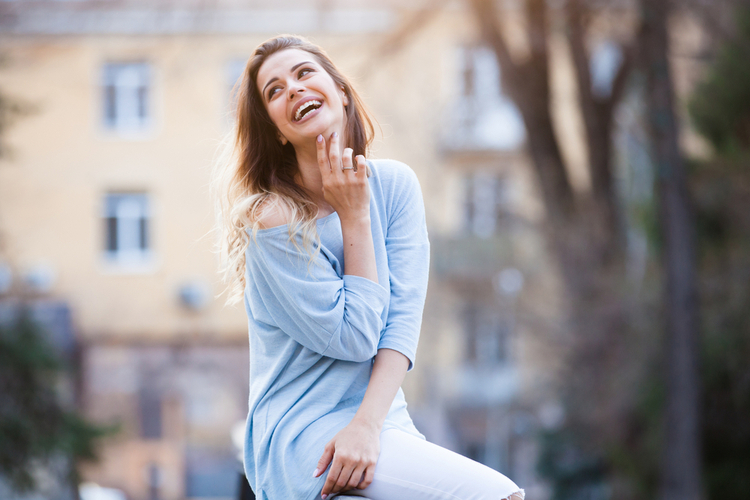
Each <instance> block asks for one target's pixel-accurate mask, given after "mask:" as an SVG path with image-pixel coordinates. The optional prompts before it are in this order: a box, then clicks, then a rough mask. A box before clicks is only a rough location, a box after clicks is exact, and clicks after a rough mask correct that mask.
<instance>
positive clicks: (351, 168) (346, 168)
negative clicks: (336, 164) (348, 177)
mask: <svg viewBox="0 0 750 500" xmlns="http://www.w3.org/2000/svg"><path fill="white" fill-rule="evenodd" d="M341 170H354V167H341Z"/></svg>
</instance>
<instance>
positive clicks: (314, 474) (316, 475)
mask: <svg viewBox="0 0 750 500" xmlns="http://www.w3.org/2000/svg"><path fill="white" fill-rule="evenodd" d="M319 472H320V469H315V472H313V477H318V473H319Z"/></svg>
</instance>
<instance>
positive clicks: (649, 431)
mask: <svg viewBox="0 0 750 500" xmlns="http://www.w3.org/2000/svg"><path fill="white" fill-rule="evenodd" d="M737 22H738V28H739V29H738V37H737V38H735V39H734V40H732V41H728V42H726V44H725V46H724V47H722V48H721V50H720V51H719V52H718V56H717V58H716V60H715V62H714V63H713V64H712V66H711V68H710V69H709V71H708V72H707V74H706V78H705V80H704V81H703V82H702V83H701V84H699V85H698V86H697V87H696V89H695V92H694V95H693V97H692V98H691V99H690V104H689V106H690V113H691V116H692V118H693V120H694V122H695V124H696V127H697V129H698V130H699V131H700V132H701V133H702V134H703V135H705V136H706V138H707V139H708V140H710V141H711V142H712V143H713V145H714V146H715V147H716V152H717V154H716V156H715V157H714V158H712V159H710V160H707V161H701V162H697V161H693V162H691V163H690V165H689V167H690V168H689V175H690V179H689V182H690V189H691V196H692V199H693V201H694V213H695V222H696V233H697V234H696V236H697V239H698V252H699V261H698V265H699V269H698V273H699V294H700V307H701V313H700V317H701V323H702V324H701V348H702V349H701V355H702V366H701V377H702V393H703V401H702V404H703V407H702V444H703V467H704V468H703V472H704V479H705V486H706V494H707V498H709V499H718V498H721V499H722V500H745V499H747V498H750V476H748V474H747V471H749V470H750V418H748V415H750V361H749V360H750V309H749V308H748V304H750V168H748V167H750V64H748V61H750V56H749V55H748V52H747V50H748V49H747V47H750V10H747V11H744V13H742V14H741V15H738V16H737ZM646 229H647V228H646ZM647 233H648V234H649V238H653V237H656V238H657V239H658V235H653V234H651V232H650V231H647ZM651 244H652V245H653V244H654V241H652V242H651ZM658 265H659V264H658V262H657V261H656V260H655V259H654V261H653V262H651V263H650V266H658ZM649 274H650V275H651V276H659V275H660V273H659V272H658V270H657V269H653V270H652V272H650V273H649ZM653 285H654V286H657V285H658V284H656V283H654V284H653ZM628 300H630V301H633V300H634V299H633V298H630V299H628ZM635 300H636V302H638V301H640V302H641V304H640V305H639V306H638V307H636V308H635V309H636V310H655V309H658V303H656V301H659V300H661V297H660V296H659V295H658V294H657V295H654V296H652V297H651V298H649V297H646V296H640V297H638V298H637V299H635ZM649 301H651V302H653V303H652V304H651V305H650V306H649V304H648V302H649ZM628 321H630V323H631V324H630V325H629V329H630V330H632V331H633V332H634V335H636V337H637V335H638V334H637V332H636V330H638V328H643V325H644V324H645V325H646V328H647V329H650V332H649V333H648V334H649V335H651V336H653V337H655V338H660V337H661V336H662V335H663V332H662V323H661V321H660V320H659V318H658V316H657V317H656V318H655V320H651V321H648V320H646V321H644V320H643V318H637V317H631V318H629V320H628ZM638 323H640V324H641V326H640V327H637V326H635V325H636V324H638ZM640 338H641V339H644V338H645V337H644V336H643V335H641V337H640ZM638 341H639V342H643V349H642V353H643V356H642V357H640V358H639V359H636V357H633V359H631V361H630V364H632V365H633V366H634V367H635V369H636V370H638V371H640V375H639V376H638V377H636V380H637V381H638V382H637V387H636V390H635V394H636V395H637V396H636V397H635V398H633V399H632V400H631V402H630V403H631V404H630V407H629V408H626V409H624V410H623V411H622V413H621V414H620V415H618V417H619V420H617V421H616V422H613V424H612V425H613V426H614V425H617V426H619V427H620V428H619V429H618V430H616V431H612V430H610V431H607V430H606V429H605V430H602V428H601V427H600V428H594V427H593V426H592V425H591V421H590V420H589V419H587V415H588V414H589V413H595V412H596V411H597V410H598V409H597V408H596V407H594V406H593V405H588V406H584V407H583V408H582V404H581V402H582V400H585V398H586V397H589V399H590V396H588V395H587V394H584V396H581V394H580V393H581V392H583V393H585V392H586V391H587V388H586V387H584V386H582V384H581V383H580V382H579V383H575V384H572V385H571V384H568V387H566V389H567V390H568V391H569V392H570V393H571V394H573V396H572V397H568V401H567V403H568V404H567V410H568V411H567V415H568V418H567V421H566V423H565V425H564V426H563V427H562V428H560V429H557V430H552V431H545V432H544V433H543V434H542V436H541V443H542V447H541V448H542V453H541V459H540V461H539V472H540V474H542V476H543V477H546V478H547V479H548V480H549V481H550V482H551V484H552V486H553V498H555V499H560V500H562V499H576V498H587V499H633V500H635V499H638V498H655V497H656V496H657V486H658V473H659V460H660V459H661V449H660V447H661V442H662V439H661V430H662V425H663V421H662V414H663V405H664V385H663V384H664V376H663V373H662V369H663V366H662V365H661V363H660V362H659V360H660V359H662V357H661V353H660V352H659V349H660V348H659V347H653V345H647V344H646V343H645V341H644V340H638ZM620 369H621V367H617V369H616V370H615V369H613V370H612V371H613V372H614V371H618V370H620ZM619 376H621V375H620V374H617V373H612V374H602V377H619ZM590 383H591V384H592V385H593V384H594V382H590ZM576 393H577V394H576ZM612 397H613V398H617V397H619V396H618V395H617V394H614V393H613V394H612Z"/></svg>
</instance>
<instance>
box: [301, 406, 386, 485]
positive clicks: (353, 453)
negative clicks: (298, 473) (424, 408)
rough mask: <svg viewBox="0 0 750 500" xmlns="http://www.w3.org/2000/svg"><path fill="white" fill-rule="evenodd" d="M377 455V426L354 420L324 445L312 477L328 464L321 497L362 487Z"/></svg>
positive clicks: (369, 475) (371, 474)
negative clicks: (329, 465) (329, 467)
mask: <svg viewBox="0 0 750 500" xmlns="http://www.w3.org/2000/svg"><path fill="white" fill-rule="evenodd" d="M379 456H380V426H378V425H376V424H372V423H368V422H366V421H364V420H361V419H358V418H357V417H356V416H355V417H354V419H353V420H352V421H351V422H350V423H349V425H347V426H346V427H344V428H343V429H341V430H340V431H339V433H338V434H336V435H335V436H334V437H333V439H331V440H330V441H329V442H328V444H327V445H326V446H325V448H324V451H323V456H321V457H320V460H319V461H318V468H317V469H315V472H314V473H313V477H319V476H320V475H321V474H323V473H324V472H325V470H326V468H328V464H331V469H330V471H329V472H328V477H327V478H326V482H325V485H324V486H323V490H322V491H321V497H322V498H326V497H327V496H328V495H330V494H331V493H340V492H342V491H345V490H350V489H353V488H359V489H365V488H367V487H368V486H369V485H370V483H371V482H372V479H373V476H374V475H375V464H376V463H377V461H378V457H379Z"/></svg>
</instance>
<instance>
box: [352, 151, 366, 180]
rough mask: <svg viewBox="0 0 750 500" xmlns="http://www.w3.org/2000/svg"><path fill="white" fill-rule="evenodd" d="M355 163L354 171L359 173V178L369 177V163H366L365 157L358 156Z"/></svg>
mask: <svg viewBox="0 0 750 500" xmlns="http://www.w3.org/2000/svg"><path fill="white" fill-rule="evenodd" d="M355 163H356V165H355V166H354V171H355V172H356V173H357V177H367V162H366V161H365V157H364V156H362V155H357V157H356V158H355Z"/></svg>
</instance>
